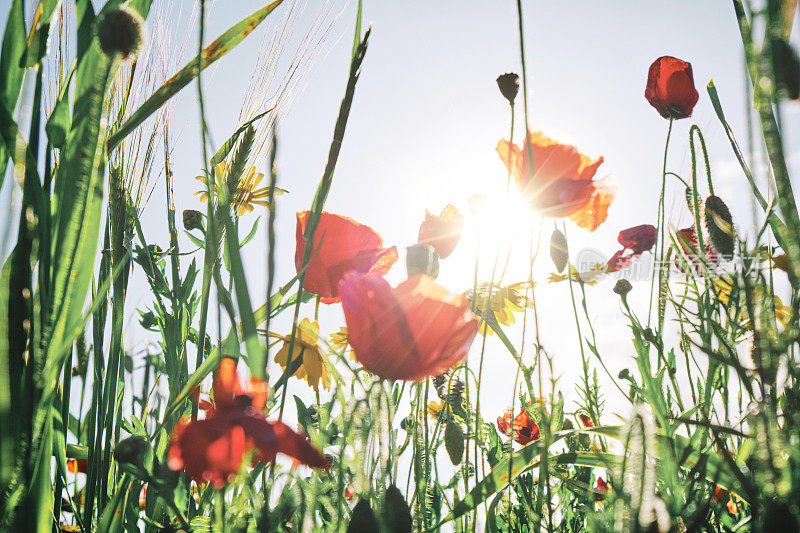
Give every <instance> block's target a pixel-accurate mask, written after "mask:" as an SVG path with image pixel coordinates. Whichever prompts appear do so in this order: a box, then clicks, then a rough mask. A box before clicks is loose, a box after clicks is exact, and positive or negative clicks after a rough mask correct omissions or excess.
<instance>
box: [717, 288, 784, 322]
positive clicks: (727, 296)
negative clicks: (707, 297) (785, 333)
mask: <svg viewBox="0 0 800 533" xmlns="http://www.w3.org/2000/svg"><path fill="white" fill-rule="evenodd" d="M714 286H715V287H716V289H717V301H718V302H719V303H721V304H723V305H725V306H729V305H730V300H731V294H732V293H733V280H731V279H723V278H717V279H715V280H714ZM753 299H754V300H755V301H756V302H761V301H764V298H763V291H762V289H761V288H759V287H756V288H754V289H753ZM772 301H773V306H774V308H775V319H776V320H777V321H778V323H780V324H781V325H782V326H783V327H786V324H788V322H789V308H788V307H787V306H785V305H783V302H782V301H781V299H780V298H779V297H778V296H777V295H775V294H773V295H772ZM738 311H739V317H738V320H739V322H740V325H741V327H742V329H748V330H752V329H753V324H752V321H751V320H750V316H749V315H748V314H747V309H745V307H744V305H743V304H742V305H740V309H738Z"/></svg>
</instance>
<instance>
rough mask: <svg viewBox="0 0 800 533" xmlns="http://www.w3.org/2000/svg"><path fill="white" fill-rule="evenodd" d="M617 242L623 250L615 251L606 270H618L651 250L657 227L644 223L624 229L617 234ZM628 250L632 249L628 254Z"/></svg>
mask: <svg viewBox="0 0 800 533" xmlns="http://www.w3.org/2000/svg"><path fill="white" fill-rule="evenodd" d="M617 242H619V243H620V244H621V245H622V250H619V251H618V252H616V253H614V255H613V256H611V259H610V260H609V261H608V264H607V265H606V272H609V273H610V272H617V271H618V270H622V269H623V268H625V267H627V266H628V265H630V264H631V262H633V260H634V259H636V258H637V257H639V256H640V255H642V254H643V253H645V252H647V251H649V250H650V249H651V248H652V247H653V245H654V244H655V242H656V228H655V226H653V225H651V224H642V225H641V226H634V227H632V228H628V229H624V230H622V231H620V232H619V235H617ZM626 251H630V253H629V254H626V253H625V252H626Z"/></svg>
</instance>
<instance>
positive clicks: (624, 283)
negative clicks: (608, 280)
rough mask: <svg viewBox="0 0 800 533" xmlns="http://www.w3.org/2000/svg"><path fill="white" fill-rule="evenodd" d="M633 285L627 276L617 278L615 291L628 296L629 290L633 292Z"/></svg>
mask: <svg viewBox="0 0 800 533" xmlns="http://www.w3.org/2000/svg"><path fill="white" fill-rule="evenodd" d="M631 289H633V286H631V282H630V281H628V280H627V279H625V278H620V279H618V280H617V283H616V284H615V285H614V292H615V293H617V294H619V295H620V296H623V297H624V296H627V295H628V293H629V292H631Z"/></svg>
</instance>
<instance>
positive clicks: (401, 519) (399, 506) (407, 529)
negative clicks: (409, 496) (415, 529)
mask: <svg viewBox="0 0 800 533" xmlns="http://www.w3.org/2000/svg"><path fill="white" fill-rule="evenodd" d="M381 518H382V519H383V526H384V531H387V532H390V533H411V528H412V526H413V523H414V522H413V520H412V518H411V509H409V507H408V504H407V503H406V500H405V498H403V495H402V494H401V493H400V489H398V488H397V487H395V486H394V485H391V486H390V487H389V488H388V489H386V495H385V496H384V499H383V509H382V510H381Z"/></svg>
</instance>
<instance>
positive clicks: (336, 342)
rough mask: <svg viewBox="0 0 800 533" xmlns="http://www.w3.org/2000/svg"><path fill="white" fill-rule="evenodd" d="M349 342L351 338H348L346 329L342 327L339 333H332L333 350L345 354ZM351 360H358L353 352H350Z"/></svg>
mask: <svg viewBox="0 0 800 533" xmlns="http://www.w3.org/2000/svg"><path fill="white" fill-rule="evenodd" d="M349 342H350V341H349V337H348V336H347V328H346V327H340V328H339V331H337V332H336V333H331V341H330V345H331V348H333V349H334V350H336V351H339V352H342V353H344V351H345V350H346V349H347V345H348V343H349ZM350 359H352V360H353V361H355V360H356V356H355V354H354V353H353V350H350Z"/></svg>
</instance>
